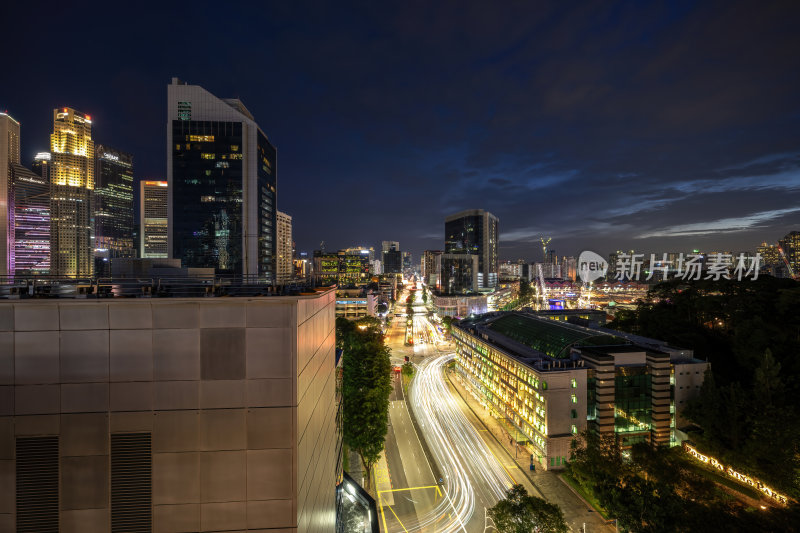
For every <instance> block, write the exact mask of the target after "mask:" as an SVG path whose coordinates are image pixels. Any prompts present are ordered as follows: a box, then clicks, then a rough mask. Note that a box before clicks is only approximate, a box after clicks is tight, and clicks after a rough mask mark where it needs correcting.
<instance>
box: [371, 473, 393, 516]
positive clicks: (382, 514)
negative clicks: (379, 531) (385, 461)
mask: <svg viewBox="0 0 800 533" xmlns="http://www.w3.org/2000/svg"><path fill="white" fill-rule="evenodd" d="M372 481H373V483H375V487H376V488H377V487H378V482H377V481H376V480H375V471H374V470H373V471H372ZM378 505H380V507H381V517H382V518H383V530H384V531H389V529H388V528H387V527H386V513H384V512H383V503H382V501H381V493H380V492H378Z"/></svg>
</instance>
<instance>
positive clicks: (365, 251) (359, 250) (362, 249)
mask: <svg viewBox="0 0 800 533" xmlns="http://www.w3.org/2000/svg"><path fill="white" fill-rule="evenodd" d="M343 251H344V252H345V253H346V254H353V255H356V254H361V255H366V256H367V257H368V258H369V261H370V263H371V262H372V261H373V260H374V259H375V249H374V248H372V246H370V247H367V246H351V247H350V248H345V249H344V250H343Z"/></svg>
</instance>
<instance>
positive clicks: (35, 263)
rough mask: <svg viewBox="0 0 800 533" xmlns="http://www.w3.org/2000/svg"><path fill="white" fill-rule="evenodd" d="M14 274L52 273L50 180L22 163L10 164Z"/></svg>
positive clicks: (10, 206)
mask: <svg viewBox="0 0 800 533" xmlns="http://www.w3.org/2000/svg"><path fill="white" fill-rule="evenodd" d="M10 190H11V202H10V204H9V208H10V210H11V214H12V216H13V231H14V241H13V242H14V248H13V254H14V274H15V275H17V276H20V275H31V274H49V273H50V183H49V182H48V181H47V179H45V178H43V177H42V176H40V175H39V174H37V173H35V172H33V171H31V170H28V169H27V168H25V167H23V166H22V165H17V164H12V165H11V187H10Z"/></svg>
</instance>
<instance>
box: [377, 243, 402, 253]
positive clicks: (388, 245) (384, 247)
mask: <svg viewBox="0 0 800 533" xmlns="http://www.w3.org/2000/svg"><path fill="white" fill-rule="evenodd" d="M399 249H400V243H399V242H398V241H382V242H381V253H384V254H385V253H386V252H388V251H389V250H399Z"/></svg>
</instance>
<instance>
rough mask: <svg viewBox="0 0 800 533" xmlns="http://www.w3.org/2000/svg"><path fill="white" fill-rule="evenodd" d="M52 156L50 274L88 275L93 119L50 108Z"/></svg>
mask: <svg viewBox="0 0 800 533" xmlns="http://www.w3.org/2000/svg"><path fill="white" fill-rule="evenodd" d="M50 154H51V161H50V164H51V166H50V272H51V274H54V275H57V276H61V277H90V276H92V274H93V271H94V246H93V245H92V239H91V234H92V227H91V202H92V192H93V190H94V184H95V181H94V141H92V120H91V117H89V115H84V114H83V113H79V112H78V111H75V110H74V109H72V108H69V107H63V108H60V109H54V110H53V133H52V135H50Z"/></svg>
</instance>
